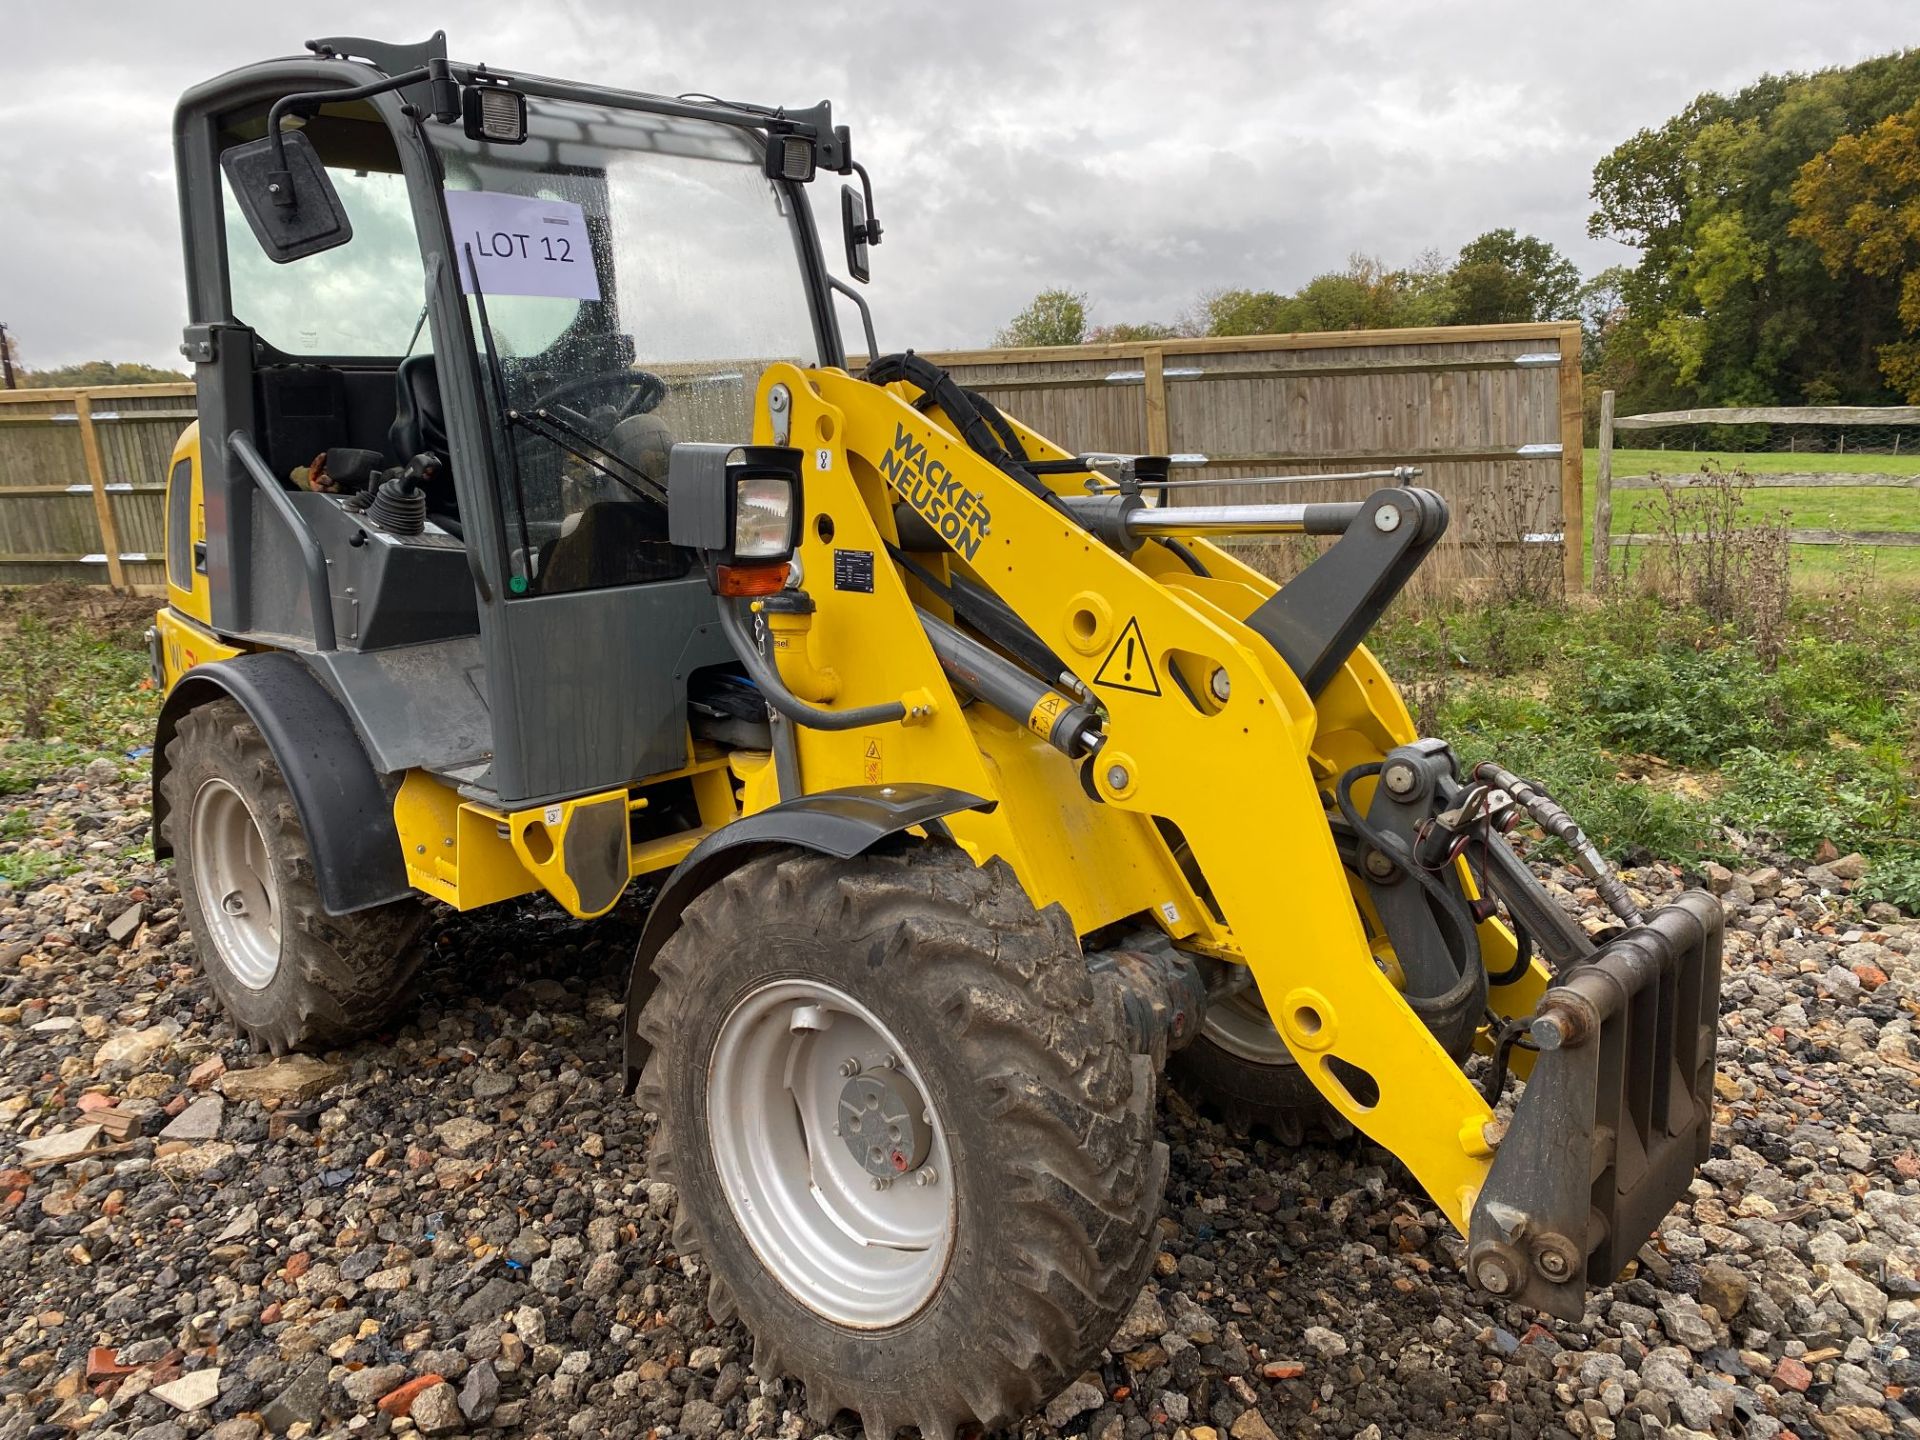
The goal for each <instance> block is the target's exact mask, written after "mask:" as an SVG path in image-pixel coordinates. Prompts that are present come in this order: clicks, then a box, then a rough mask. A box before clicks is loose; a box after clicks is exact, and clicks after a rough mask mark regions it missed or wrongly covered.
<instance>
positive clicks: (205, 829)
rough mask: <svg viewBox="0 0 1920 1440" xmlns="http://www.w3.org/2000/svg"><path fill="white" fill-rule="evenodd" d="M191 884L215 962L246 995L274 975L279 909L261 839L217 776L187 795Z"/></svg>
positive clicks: (236, 796) (241, 802)
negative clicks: (216, 957) (216, 954)
mask: <svg viewBox="0 0 1920 1440" xmlns="http://www.w3.org/2000/svg"><path fill="white" fill-rule="evenodd" d="M187 833H188V836H189V843H190V844H191V845H192V846H193V886H194V891H195V893H196V895H197V896H198V897H199V900H200V914H201V917H202V921H203V923H204V924H205V925H206V928H207V930H208V932H209V933H208V938H210V939H211V940H212V941H213V945H214V949H215V950H217V951H218V952H219V955H220V960H221V963H222V964H224V965H225V966H226V967H227V969H228V970H229V971H231V972H232V973H233V977H234V978H235V979H236V980H238V981H239V982H240V983H241V984H242V985H244V986H246V987H247V988H248V989H249V990H264V989H266V988H267V986H269V985H270V984H272V983H273V977H274V976H275V975H277V974H278V973H279V971H280V904H279V896H278V894H277V893H276V892H275V890H274V885H273V866H272V862H271V861H269V859H268V858H267V840H266V836H265V835H263V834H262V833H261V831H260V824H259V822H258V821H257V820H255V819H254V818H253V812H252V811H251V810H250V809H248V808H247V802H246V800H245V798H244V797H243V796H242V795H241V794H240V792H239V791H238V790H236V789H234V788H233V786H231V785H229V784H228V783H227V782H226V781H225V780H222V779H219V778H218V777H215V778H213V779H210V780H207V781H206V782H204V783H203V784H202V785H201V786H200V788H199V789H198V790H196V791H195V792H194V795H193V810H192V815H191V817H190V819H189V821H188V827H187Z"/></svg>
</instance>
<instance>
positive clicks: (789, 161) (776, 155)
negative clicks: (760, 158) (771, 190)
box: [767, 134, 815, 185]
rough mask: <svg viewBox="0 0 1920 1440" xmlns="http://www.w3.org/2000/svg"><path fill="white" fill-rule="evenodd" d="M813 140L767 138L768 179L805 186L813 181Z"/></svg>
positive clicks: (800, 137)
mask: <svg viewBox="0 0 1920 1440" xmlns="http://www.w3.org/2000/svg"><path fill="white" fill-rule="evenodd" d="M814 163H815V157H814V149H813V140H812V138H811V137H809V136H806V135H780V134H773V135H769V136H767V178H768V179H769V180H791V181H793V182H794V183H796V184H799V185H804V184H806V183H807V182H808V181H809V180H811V179H813V169H814Z"/></svg>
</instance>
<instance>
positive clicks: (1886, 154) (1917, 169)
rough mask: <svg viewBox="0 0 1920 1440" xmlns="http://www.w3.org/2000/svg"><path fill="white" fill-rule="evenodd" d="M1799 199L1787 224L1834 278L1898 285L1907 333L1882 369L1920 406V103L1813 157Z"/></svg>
mask: <svg viewBox="0 0 1920 1440" xmlns="http://www.w3.org/2000/svg"><path fill="white" fill-rule="evenodd" d="M1793 203H1794V205H1795V206H1796V207H1798V209H1799V211H1800V213H1799V214H1798V215H1796V216H1795V217H1794V218H1793V220H1792V221H1791V222H1790V223H1789V225H1788V227H1787V228H1788V229H1789V230H1790V231H1791V232H1792V233H1793V234H1795V235H1797V236H1799V237H1801V238H1802V239H1805V240H1809V241H1811V242H1812V243H1813V245H1814V246H1815V247H1816V248H1817V249H1818V250H1819V252H1820V259H1821V261H1822V262H1823V263H1824V264H1825V265H1826V267H1827V273H1828V274H1829V275H1832V276H1836V277H1837V276H1843V275H1845V274H1847V273H1848V272H1849V271H1857V272H1858V273H1859V274H1861V275H1864V276H1868V277H1871V278H1873V279H1875V280H1882V281H1887V282H1890V283H1894V284H1897V285H1898V287H1899V295H1900V299H1899V304H1898V314H1899V317H1900V323H1901V325H1902V326H1903V327H1904V329H1905V331H1906V337H1905V338H1903V339H1900V340H1894V341H1889V342H1888V343H1887V344H1884V345H1882V346H1881V347H1880V348H1879V352H1878V353H1879V360H1880V371H1881V373H1882V374H1883V375H1885V376H1886V379H1887V382H1888V383H1889V384H1890V385H1892V386H1893V388H1894V389H1895V390H1897V391H1899V392H1900V394H1901V395H1902V396H1903V397H1905V399H1906V400H1907V402H1908V403H1909V404H1920V101H1917V102H1915V103H1914V105H1912V106H1911V107H1910V108H1908V109H1907V110H1905V111H1903V112H1901V113H1900V114H1898V115H1889V116H1888V117H1887V118H1886V119H1885V120H1882V121H1881V122H1880V123H1879V124H1878V125H1875V126H1873V127H1872V128H1871V129H1869V130H1867V131H1866V132H1865V133H1863V134H1859V135H1842V136H1841V137H1840V138H1839V139H1838V140H1836V141H1834V142H1833V144H1832V145H1831V146H1830V147H1829V148H1828V149H1826V150H1825V151H1823V152H1822V153H1821V154H1819V155H1816V156H1815V157H1814V158H1813V159H1811V160H1809V161H1808V162H1807V163H1806V164H1805V165H1804V166H1802V167H1801V169H1800V174H1799V176H1798V178H1796V179H1795V180H1794V182H1793Z"/></svg>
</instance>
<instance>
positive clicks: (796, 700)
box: [720, 595, 907, 730]
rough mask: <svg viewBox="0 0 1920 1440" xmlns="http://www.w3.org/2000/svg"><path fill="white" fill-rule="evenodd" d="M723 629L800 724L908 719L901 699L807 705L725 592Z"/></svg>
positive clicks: (846, 726)
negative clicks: (838, 706) (836, 706)
mask: <svg viewBox="0 0 1920 1440" xmlns="http://www.w3.org/2000/svg"><path fill="white" fill-rule="evenodd" d="M720 629H721V631H722V632H723V633H724V634H725V635H726V637H727V642H728V643H729V644H730V645H732V646H733V653H734V654H735V655H737V656H739V657H740V663H741V664H742V665H743V666H745V667H746V671H747V675H748V676H749V677H750V678H751V679H752V681H753V683H754V684H756V685H758V686H759V687H760V693H761V694H762V695H764V696H765V697H766V701H767V703H768V704H769V705H771V706H773V708H774V709H775V710H778V711H779V712H780V713H781V714H782V715H784V716H786V717H787V719H789V720H791V721H792V722H793V723H794V724H796V725H805V726H806V727H807V728H808V729H810V730H858V729H860V728H861V727H862V726H865V725H888V724H892V723H893V722H895V721H898V720H904V719H905V718H906V715H907V707H906V706H905V705H903V704H901V703H900V702H899V701H898V700H889V701H887V702H886V703H885V704H882V705H860V706H856V707H855V708H853V709H851V710H822V709H820V708H818V707H817V706H813V705H809V704H807V703H806V701H804V700H802V699H801V698H800V697H799V696H798V695H795V694H794V693H793V692H792V691H791V690H789V689H788V688H787V686H786V682H784V681H783V680H781V678H780V672H779V671H778V670H776V669H775V668H774V667H773V665H772V664H771V663H770V662H769V661H768V660H767V657H766V656H764V655H762V654H761V653H760V647H759V646H758V645H756V644H754V643H753V634H752V632H751V631H749V630H748V629H747V627H746V624H745V623H744V622H743V621H742V620H741V619H740V612H739V611H738V610H736V609H735V608H734V604H733V601H732V599H731V598H730V597H728V596H725V595H722V596H721V597H720Z"/></svg>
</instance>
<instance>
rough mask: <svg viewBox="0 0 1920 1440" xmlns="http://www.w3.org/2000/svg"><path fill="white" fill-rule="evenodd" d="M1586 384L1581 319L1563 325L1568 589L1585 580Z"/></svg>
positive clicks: (1563, 524)
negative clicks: (1582, 373)
mask: <svg viewBox="0 0 1920 1440" xmlns="http://www.w3.org/2000/svg"><path fill="white" fill-rule="evenodd" d="M1586 424H1587V414H1586V388H1585V385H1584V384H1583V381H1582V376H1581V373H1580V322H1579V321H1577V320H1571V321H1568V322H1567V323H1566V324H1565V325H1563V326H1562V327H1561V329H1560V534H1561V542H1560V552H1561V561H1562V565H1563V566H1564V570H1563V574H1564V577H1565V581H1566V587H1567V590H1568V593H1570V594H1577V593H1579V591H1580V590H1581V589H1582V588H1583V587H1584V586H1585V583H1586V565H1585V562H1584V560H1583V558H1582V552H1583V551H1584V549H1585V548H1586V547H1585V546H1583V545H1582V544H1581V543H1580V542H1581V538H1582V537H1581V531H1582V530H1584V529H1585V528H1586V514H1585V512H1586V494H1585V487H1584V474H1585V465H1586V452H1585V450H1584V448H1583V441H1584V439H1585V434H1586Z"/></svg>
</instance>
